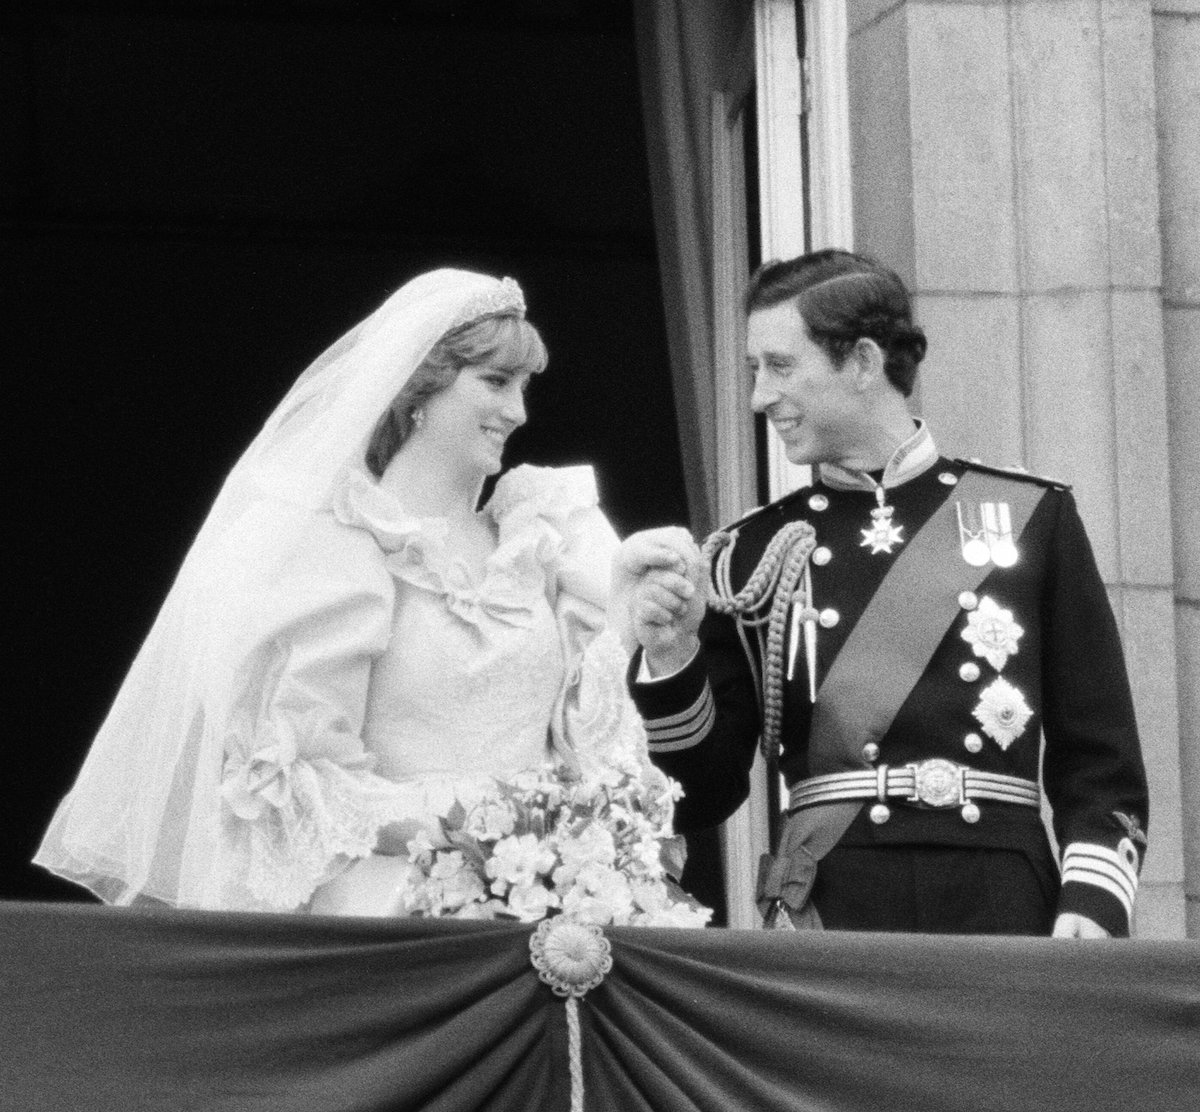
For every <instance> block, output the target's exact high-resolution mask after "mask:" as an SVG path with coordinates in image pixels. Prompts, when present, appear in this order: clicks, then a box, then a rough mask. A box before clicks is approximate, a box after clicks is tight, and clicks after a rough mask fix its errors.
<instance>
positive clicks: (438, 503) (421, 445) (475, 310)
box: [35, 269, 706, 925]
mask: <svg viewBox="0 0 1200 1112" xmlns="http://www.w3.org/2000/svg"><path fill="white" fill-rule="evenodd" d="M524 315H525V305H524V299H523V296H522V293H521V290H520V288H519V287H518V286H517V284H516V283H515V282H514V281H513V280H512V279H509V278H505V279H503V280H497V279H494V278H491V277H488V276H485V275H481V274H475V273H470V272H467V271H460V270H448V269H447V270H437V271H433V272H430V273H428V274H423V275H421V276H419V277H417V278H415V279H413V280H412V281H411V282H409V283H408V284H406V285H405V286H404V287H402V288H401V289H400V290H398V291H397V292H396V293H395V294H393V295H392V296H391V297H390V298H389V299H388V300H387V301H386V302H385V303H384V304H383V305H382V306H380V308H379V309H377V310H376V311H375V312H374V313H372V314H371V316H369V317H368V318H367V319H366V320H364V321H363V322H361V323H360V324H359V325H358V326H356V327H355V328H354V329H352V330H351V331H350V332H349V333H348V334H347V335H345V336H344V337H342V338H341V339H340V340H338V341H337V342H336V343H335V344H333V346H332V347H330V348H329V349H328V350H327V351H325V352H324V353H323V354H322V355H321V356H320V357H319V358H318V359H317V360H316V362H315V363H314V364H313V365H312V366H311V367H309V369H308V370H307V371H306V372H305V373H304V374H303V375H302V376H301V377H300V378H299V380H298V381H297V382H296V384H295V385H294V386H293V388H292V389H291V391H290V392H289V393H288V395H287V396H286V397H285V398H284V400H283V402H282V403H281V404H280V405H279V406H278V407H277V408H276V410H275V411H274V413H273V414H272V415H271V417H270V418H269V419H268V421H267V423H266V425H265V426H264V428H263V429H262V431H261V432H260V433H259V435H258V436H257V438H256V439H255V440H254V442H253V443H252V444H251V446H250V447H249V449H248V450H247V451H246V453H245V454H244V455H243V457H242V458H241V460H240V461H239V462H238V464H237V465H236V466H235V468H234V470H233V471H232V472H231V474H230V475H229V477H228V478H227V480H226V482H225V484H224V486H223V488H222V490H221V493H220V495H219V496H218V498H217V500H216V503H215V505H214V506H213V509H212V510H211V512H210V514H209V517H208V519H207V520H206V521H205V523H204V526H203V527H202V529H201V531H200V533H199V535H198V537H197V539H196V541H195V543H194V544H193V547H192V549H191V551H190V552H189V554H188V556H187V559H186V561H185V562H184V565H183V568H182V569H181V571H180V573H179V576H178V578H177V580H176V582H175V584H174V586H173V587H172V590H171V592H170V594H169V596H168V598H167V600H166V602H165V604H164V605H163V608H162V610H161V611H160V613H159V616H158V619H157V620H156V622H155V625H154V627H153V629H152V631H151V633H150V635H149V637H148V638H147V640H146V642H145V644H144V645H143V647H142V649H141V651H140V653H139V655H138V657H137V659H136V661H135V662H134V664H133V667H132V669H131V671H130V673H129V675H128V677H127V678H126V681H125V683H124V685H123V686H122V688H121V690H120V692H119V694H118V696H117V699H116V701H115V703H114V705H113V707H112V710H111V711H110V713H109V715H108V717H107V719H106V721H105V722H104V724H103V726H102V728H101V730H100V732H99V734H98V736H97V738H96V740H95V742H94V744H93V747H92V749H91V752H90V753H89V755H88V758H87V761H86V763H85V764H84V767H83V770H82V772H81V773H80V775H79V778H78V780H77V782H76V783H75V785H74V787H73V788H72V790H71V792H70V793H69V794H68V796H67V797H66V799H65V800H64V801H63V803H62V804H61V805H60V807H59V809H58V811H57V813H56V814H55V816H54V819H53V822H52V823H51V826H50V828H49V831H48V832H47V834H46V837H45V839H44V841H43V843H42V846H41V848H40V849H39V851H38V854H37V856H36V858H35V861H36V862H37V863H39V864H41V865H43V866H45V867H46V868H48V869H50V870H52V871H54V872H56V873H59V874H60V875H62V876H64V877H66V878H68V879H69V880H72V881H75V882H76V883H79V884H82V885H85V886H86V887H88V888H90V889H91V890H92V891H93V892H95V893H96V894H97V895H98V896H100V897H101V898H102V899H104V900H105V901H107V902H110V903H115V904H131V903H134V902H135V901H136V902H139V903H142V902H145V901H153V902H156V903H164V904H168V905H172V906H177V907H197V908H221V909H248V910H277V911H307V912H313V913H343V914H376V915H386V914H403V913H405V912H407V911H411V910H412V906H413V905H412V903H411V901H408V900H407V899H406V893H408V894H409V895H411V890H412V885H413V882H414V872H415V871H417V864H419V863H421V862H422V861H424V862H426V863H428V862H429V861H430V860H435V859H438V857H437V854H436V850H437V849H438V847H439V846H440V847H442V848H445V847H446V843H445V841H444V834H445V828H444V824H443V820H444V819H445V818H446V816H447V814H448V813H449V812H450V811H451V810H453V808H454V807H455V805H456V804H457V806H458V808H459V810H458V812H457V813H458V814H459V815H461V814H462V812H463V809H464V808H470V807H471V806H472V804H473V803H478V802H479V801H480V800H481V799H484V798H486V797H487V792H488V785H489V784H490V785H491V786H492V787H493V788H494V787H495V785H496V783H497V781H501V782H508V781H512V780H513V778H517V780H518V782H519V777H520V776H521V775H526V776H528V775H530V773H529V772H528V770H535V772H534V773H533V775H534V776H535V779H536V778H537V777H540V778H541V781H540V782H541V784H542V786H543V787H544V786H545V784H546V782H547V781H546V778H547V776H549V777H550V783H551V784H553V783H570V782H572V781H577V780H578V779H579V778H581V777H586V776H587V775H590V774H594V773H595V771H596V770H597V769H600V770H601V771H602V772H603V770H606V769H608V770H611V769H613V768H623V769H625V770H626V772H627V773H628V774H629V775H631V776H632V778H633V779H634V780H635V781H636V782H637V787H638V789H639V790H640V791H641V792H642V793H643V794H644V795H645V797H646V798H653V799H655V800H656V801H657V802H656V803H655V806H657V807H659V808H660V810H661V814H662V815H665V816H666V818H665V821H660V824H659V827H658V828H656V831H655V832H656V835H658V836H660V837H662V838H665V837H666V836H668V835H669V833H670V831H669V810H670V799H671V794H670V793H671V785H669V784H668V783H667V782H666V781H665V780H664V779H663V778H662V777H661V774H658V773H657V772H655V771H654V770H653V769H652V767H651V766H650V765H649V762H648V760H647V759H646V756H645V753H646V747H645V734H644V731H643V729H642V726H641V722H640V719H639V718H638V716H637V713H636V711H635V710H634V709H633V706H632V704H631V702H630V701H629V698H628V696H627V694H626V690H625V683H624V672H625V668H626V666H627V662H628V651H627V647H626V646H627V644H628V636H627V635H626V637H625V638H622V637H621V636H619V630H620V629H623V628H624V625H625V624H626V620H625V618H624V614H625V609H626V607H627V604H626V602H625V598H624V592H622V597H621V598H617V599H614V600H612V609H613V612H614V613H615V614H617V616H618V620H617V621H615V622H613V623H606V619H607V612H608V609H609V607H610V599H609V588H610V578H611V575H612V572H611V568H612V561H613V557H614V554H615V552H616V549H617V538H616V535H615V534H614V532H613V530H612V528H611V527H610V526H609V524H608V522H607V521H606V519H605V518H604V516H603V514H602V513H601V511H600V510H599V508H598V506H597V496H596V486H595V481H594V478H593V476H592V472H591V469H590V468H588V467H570V468H561V469H550V468H535V467H529V466H522V467H518V468H516V469H514V470H512V471H510V472H508V473H507V474H505V475H503V476H502V477H501V478H500V479H499V480H498V481H497V482H496V485H495V489H494V492H493V494H492V497H491V499H490V501H489V502H488V503H487V505H486V506H484V507H483V508H482V509H480V508H478V503H479V498H480V492H481V487H482V485H483V482H484V479H485V478H486V477H487V476H489V475H495V474H497V473H498V472H499V471H500V469H501V455H502V452H503V449H504V444H505V440H506V439H507V437H508V436H509V434H510V433H512V432H513V430H514V429H516V428H518V427H519V426H520V425H522V424H523V423H524V422H525V419H526V410H525V400H524V399H525V389H526V387H527V386H528V384H529V381H530V379H531V377H532V376H533V375H535V374H537V373H539V372H540V371H541V370H542V369H543V367H544V366H545V363H546V351H545V348H544V346H543V344H542V340H541V338H540V336H539V335H538V333H537V331H536V329H535V328H534V327H533V326H532V325H531V324H529V323H528V322H527V321H526V320H525V319H524ZM536 770H540V771H536ZM452 856H453V854H442V855H441V859H443V860H444V859H445V858H448V857H452ZM458 863H459V864H460V865H461V859H460V860H459V862H458ZM654 875H655V876H656V877H657V876H658V873H657V871H656V870H654ZM546 883H550V882H549V881H547V882H546ZM479 887H480V886H479V885H476V888H477V889H478V888H479ZM659 887H660V891H659V893H658V895H657V896H656V897H655V900H654V901H652V902H653V903H654V906H655V908H657V909H658V911H660V912H662V913H663V914H662V915H660V916H659V920H658V921H674V922H678V923H679V924H680V925H683V924H684V922H685V921H689V922H694V923H696V924H697V925H698V924H699V923H702V922H703V921H704V918H705V917H706V915H705V914H704V913H700V912H696V911H694V910H693V909H691V908H688V907H687V906H686V905H685V904H683V903H680V902H678V901H676V900H675V899H674V897H671V896H665V895H664V894H663V893H665V891H666V889H665V887H663V886H662V884H661V883H660V885H659ZM497 890H498V889H497ZM472 895H473V896H475V897H476V898H475V899H474V900H473V902H472V901H467V902H469V903H471V906H470V907H466V906H462V904H461V902H460V905H459V906H458V907H457V913H459V914H472V915H474V914H484V913H486V912H485V910H484V909H485V908H488V907H495V906H496V901H495V900H492V901H491V902H490V903H489V902H488V901H487V899H486V897H487V895H488V893H483V894H479V893H478V892H473V893H472ZM551 899H553V897H551ZM627 902H628V901H627ZM450 906H451V908H453V905H450ZM541 910H542V911H543V913H544V910H545V909H544V907H543V908H542V909H541ZM447 913H449V912H447ZM627 921H628V920H627ZM641 921H651V919H646V918H645V917H643V918H642V920H641Z"/></svg>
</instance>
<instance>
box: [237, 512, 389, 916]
mask: <svg viewBox="0 0 1200 1112" xmlns="http://www.w3.org/2000/svg"><path fill="white" fill-rule="evenodd" d="M294 553H295V554H294V555H293V557H292V558H291V559H290V561H289V564H288V566H287V568H286V569H284V571H283V574H281V575H279V576H278V577H277V578H276V579H275V580H274V581H273V582H272V584H271V586H270V588H269V589H268V590H266V591H265V592H264V593H262V594H261V595H260V596H259V597H257V598H247V599H242V600H239V602H240V605H241V607H242V608H243V611H242V613H240V614H231V615H229V620H231V621H234V622H236V623H237V624H238V627H239V629H240V636H241V640H242V645H241V651H240V652H239V653H238V654H237V658H238V659H239V660H240V661H241V662H242V663H241V664H240V665H239V668H240V674H239V675H236V676H235V677H234V682H233V685H232V686H233V690H234V691H236V692H238V693H239V694H238V696H237V698H236V700H235V701H234V704H233V706H232V707H231V711H230V714H229V716H228V719H227V722H228V726H227V733H226V738H225V760H224V767H223V770H222V776H221V797H222V800H221V802H222V806H221V819H220V821H221V838H220V847H221V848H220V858H221V860H220V876H219V881H220V883H219V891H220V902H221V906H223V907H226V908H230V909H235V908H241V909H271V910H294V909H297V908H299V907H300V906H301V905H303V904H304V903H305V902H306V901H307V900H308V899H309V898H310V897H311V895H312V893H313V891H314V890H315V889H316V887H317V886H318V885H319V884H321V883H322V882H323V881H324V880H327V879H329V878H330V877H331V876H332V875H334V874H335V873H336V872H338V871H340V870H341V869H342V868H344V867H345V866H346V865H348V864H349V863H350V861H352V860H353V859H355V858H358V857H363V856H365V855H367V854H369V853H370V852H371V851H372V849H373V848H374V846H375V843H376V840H377V837H378V834H379V831H380V830H381V828H382V827H383V826H385V825H387V824H388V823H389V822H391V821H394V820H395V819H396V818H398V817H401V816H402V815H403V814H404V813H405V800H404V799H403V797H402V790H401V789H400V788H399V786H398V785H396V784H395V783H393V782H392V781H389V780H386V779H384V778H382V777H380V776H378V775H376V774H375V773H374V772H373V771H372V758H371V757H370V755H369V754H367V753H366V752H365V751H364V747H363V742H362V736H361V735H362V728H363V718H364V714H365V708H366V698H367V687H368V683H369V680H370V672H371V665H372V662H373V660H374V659H375V658H376V657H377V656H378V655H379V654H380V653H382V652H383V650H384V649H385V648H386V646H387V642H388V637H389V633H390V629H391V618H392V609H393V603H394V594H393V592H394V588H393V585H392V579H391V577H390V576H389V574H388V573H387V570H386V568H385V566H384V563H383V556H382V553H381V551H380V549H379V547H378V545H377V544H376V543H375V541H374V539H373V538H372V537H371V535H370V534H369V533H367V532H365V531H363V530H359V529H353V528H350V527H348V526H346V525H344V524H342V523H340V522H338V521H336V520H335V519H334V518H333V517H331V516H329V515H322V516H320V517H319V518H318V519H316V521H315V523H314V524H313V525H312V527H311V528H310V529H309V530H308V532H307V533H306V535H305V536H304V537H303V538H302V539H301V543H299V544H297V545H296V547H295V549H294Z"/></svg>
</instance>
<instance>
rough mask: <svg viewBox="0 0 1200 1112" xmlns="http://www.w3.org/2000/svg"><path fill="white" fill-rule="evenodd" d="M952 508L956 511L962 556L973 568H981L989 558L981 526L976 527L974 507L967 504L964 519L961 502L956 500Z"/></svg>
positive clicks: (989, 553)
mask: <svg viewBox="0 0 1200 1112" xmlns="http://www.w3.org/2000/svg"><path fill="white" fill-rule="evenodd" d="M954 508H955V510H956V511H957V513H958V543H959V544H960V545H961V546H962V557H963V559H964V560H966V562H967V563H968V564H970V565H971V567H973V568H981V567H983V565H984V564H986V563H987V562H988V561H989V560H990V559H991V558H992V554H991V552H990V551H989V549H988V544H987V541H986V540H985V539H984V537H985V534H984V531H983V529H982V528H977V527H976V526H977V525H978V523H977V522H976V520H975V514H974V507H973V506H971V505H968V506H967V509H966V520H964V519H963V504H962V503H961V502H956V503H955V504H954Z"/></svg>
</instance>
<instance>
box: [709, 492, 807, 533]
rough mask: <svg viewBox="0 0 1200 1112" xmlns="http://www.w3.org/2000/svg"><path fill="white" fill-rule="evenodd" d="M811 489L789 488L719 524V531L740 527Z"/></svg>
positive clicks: (728, 530) (724, 531)
mask: <svg viewBox="0 0 1200 1112" xmlns="http://www.w3.org/2000/svg"><path fill="white" fill-rule="evenodd" d="M811 489H812V488H811V487H797V488H796V489H795V490H789V491H788V492H787V494H781V495H780V496H779V497H778V498H776V499H775V500H774V501H773V502H768V503H767V504H766V505H765V506H755V507H754V509H752V510H747V511H746V512H745V513H744V514H742V516H741V517H739V518H738V519H737V520H736V521H731V522H730V523H729V524H728V525H723V526H721V532H722V533H729V532H731V531H732V530H734V529H740V528H741V527H742V526H743V525H746V524H748V523H749V522H751V521H753V520H754V519H755V518H757V517H761V516H762V515H763V514H765V513H769V512H770V511H771V510H777V509H779V508H780V507H781V506H785V505H787V503H788V502H790V501H792V499H794V498H799V497H800V495H802V494H807V493H809V491H810V490H811Z"/></svg>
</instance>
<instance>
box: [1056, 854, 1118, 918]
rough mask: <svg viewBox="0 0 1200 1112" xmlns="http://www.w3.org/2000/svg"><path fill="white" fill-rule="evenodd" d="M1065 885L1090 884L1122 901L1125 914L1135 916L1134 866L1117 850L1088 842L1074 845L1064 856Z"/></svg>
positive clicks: (1063, 876)
mask: <svg viewBox="0 0 1200 1112" xmlns="http://www.w3.org/2000/svg"><path fill="white" fill-rule="evenodd" d="M1062 879H1063V883H1064V884H1066V883H1067V882H1068V881H1076V882H1078V883H1081V884H1091V885H1094V886H1095V887H1097V888H1102V889H1104V891H1106V892H1108V893H1110V894H1111V895H1113V896H1115V897H1116V898H1117V899H1118V900H1120V901H1121V904H1122V906H1123V907H1124V908H1125V912H1126V914H1129V915H1132V914H1133V897H1134V895H1135V894H1136V893H1137V872H1136V871H1135V867H1134V866H1132V865H1131V864H1130V863H1129V861H1127V860H1126V858H1125V857H1123V856H1122V855H1121V854H1120V853H1118V852H1117V851H1116V850H1112V849H1109V848H1108V847H1107V846H1099V845H1092V844H1090V843H1087V842H1073V843H1072V844H1071V845H1069V846H1067V851H1066V853H1064V854H1063V875H1062Z"/></svg>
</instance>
